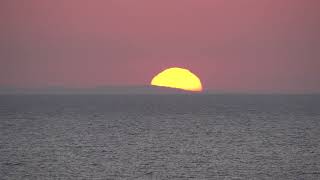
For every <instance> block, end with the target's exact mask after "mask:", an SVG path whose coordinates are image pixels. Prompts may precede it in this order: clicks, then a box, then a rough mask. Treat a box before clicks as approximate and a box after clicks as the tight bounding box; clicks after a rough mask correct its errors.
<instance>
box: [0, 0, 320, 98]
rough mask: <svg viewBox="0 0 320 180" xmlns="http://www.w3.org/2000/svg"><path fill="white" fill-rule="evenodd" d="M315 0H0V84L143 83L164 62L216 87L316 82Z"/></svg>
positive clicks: (316, 85)
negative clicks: (181, 68)
mask: <svg viewBox="0 0 320 180" xmlns="http://www.w3.org/2000/svg"><path fill="white" fill-rule="evenodd" d="M319 7H320V1H318V0H305V1H303V0H281V1H279V0H259V1H258V0H238V1H232V0H230V1H226V0H161V1H150V0H134V1H132V0H107V1H98V0H97V1H94V0H90V1H89V0H86V1H84V0H83V1H81V0H68V1H62V0H54V1H51V0H29V1H12V0H3V1H1V2H0V26H1V29H0V39H1V42H0V86H18V87H46V86H66V87H96V86H109V85H121V86H127V85H145V84H149V82H150V80H151V79H152V77H153V75H155V74H156V73H158V72H160V71H161V70H163V69H164V68H167V67H172V66H179V67H185V68H188V69H190V70H191V71H193V72H194V73H196V74H197V75H198V76H199V77H200V78H201V80H202V82H203V85H204V88H205V89H209V90H217V91H248V92H251V91H258V92H261V91H263V92H320V70H319V69H320V9H319Z"/></svg>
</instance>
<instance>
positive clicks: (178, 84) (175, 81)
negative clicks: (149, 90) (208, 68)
mask: <svg viewBox="0 0 320 180" xmlns="http://www.w3.org/2000/svg"><path fill="white" fill-rule="evenodd" d="M151 85H153V86H162V87H169V88H177V89H183V90H186V91H202V84H201V81H200V79H199V78H198V77H197V76H196V75H195V74H193V73H192V72H191V71H189V70H187V69H183V68H178V67H174V68H168V69H166V70H164V71H162V72H160V73H159V74H157V75H156V76H155V77H154V78H153V79H152V81H151Z"/></svg>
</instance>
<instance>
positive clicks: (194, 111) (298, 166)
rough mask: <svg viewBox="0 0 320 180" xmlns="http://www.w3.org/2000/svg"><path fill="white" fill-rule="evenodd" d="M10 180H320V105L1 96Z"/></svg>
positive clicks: (2, 161)
mask: <svg viewBox="0 0 320 180" xmlns="http://www.w3.org/2000/svg"><path fill="white" fill-rule="evenodd" d="M0 179H41V180H42V179H110V180H112V179H131V180H134V179H320V96H317V95H200V94H196V95H1V96H0Z"/></svg>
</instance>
